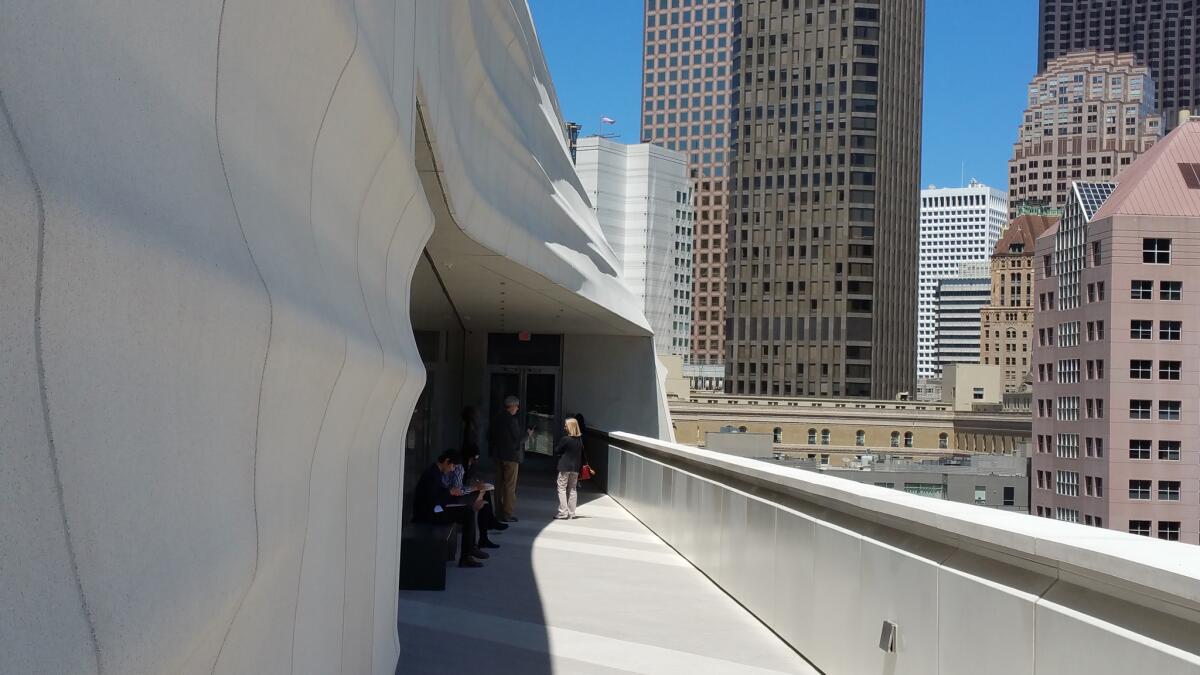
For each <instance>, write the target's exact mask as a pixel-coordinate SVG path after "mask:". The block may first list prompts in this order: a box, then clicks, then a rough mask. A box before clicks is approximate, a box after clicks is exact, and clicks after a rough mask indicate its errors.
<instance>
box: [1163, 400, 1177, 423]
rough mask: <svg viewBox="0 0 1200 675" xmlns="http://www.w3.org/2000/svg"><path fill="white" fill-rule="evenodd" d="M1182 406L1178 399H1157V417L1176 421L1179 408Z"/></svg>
mask: <svg viewBox="0 0 1200 675" xmlns="http://www.w3.org/2000/svg"><path fill="white" fill-rule="evenodd" d="M1180 408H1182V404H1181V402H1180V401H1159V402H1158V419H1160V420H1167V421H1171V422H1173V421H1177V420H1178V419H1179V410H1180Z"/></svg>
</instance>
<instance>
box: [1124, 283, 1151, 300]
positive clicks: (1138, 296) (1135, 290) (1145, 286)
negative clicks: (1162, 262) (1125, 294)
mask: <svg viewBox="0 0 1200 675" xmlns="http://www.w3.org/2000/svg"><path fill="white" fill-rule="evenodd" d="M1129 298H1130V299H1131V300H1153V299H1154V282H1153V281H1150V280H1148V279H1134V280H1133V281H1132V282H1131V285H1130V287H1129Z"/></svg>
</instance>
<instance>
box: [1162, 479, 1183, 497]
mask: <svg viewBox="0 0 1200 675" xmlns="http://www.w3.org/2000/svg"><path fill="white" fill-rule="evenodd" d="M1158 498H1159V500H1160V501H1164V502H1177V501H1179V481H1177V480H1160V481H1158Z"/></svg>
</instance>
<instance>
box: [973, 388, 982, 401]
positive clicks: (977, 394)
mask: <svg viewBox="0 0 1200 675" xmlns="http://www.w3.org/2000/svg"><path fill="white" fill-rule="evenodd" d="M971 400H973V401H982V400H983V387H971Z"/></svg>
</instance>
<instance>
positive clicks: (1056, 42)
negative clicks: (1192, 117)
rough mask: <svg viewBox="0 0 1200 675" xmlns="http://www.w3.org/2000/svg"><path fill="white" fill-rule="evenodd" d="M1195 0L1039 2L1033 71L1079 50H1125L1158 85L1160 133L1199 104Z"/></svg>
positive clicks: (1198, 8)
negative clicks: (1039, 10) (1036, 44)
mask: <svg viewBox="0 0 1200 675" xmlns="http://www.w3.org/2000/svg"><path fill="white" fill-rule="evenodd" d="M1197 40H1200V0H1041V13H1040V16H1039V17H1038V72H1042V71H1044V70H1045V69H1046V64H1047V63H1049V62H1050V61H1051V60H1052V59H1055V58H1058V57H1060V56H1064V55H1066V54H1070V53H1073V52H1078V51H1085V50H1086V51H1101V52H1129V53H1132V54H1134V55H1136V56H1137V57H1138V60H1139V62H1140V63H1141V64H1142V65H1145V66H1149V67H1150V76H1151V77H1152V78H1154V83H1155V84H1156V85H1157V86H1158V106H1159V110H1161V111H1162V113H1163V124H1164V129H1165V130H1167V131H1170V130H1171V129H1173V128H1175V125H1176V124H1177V123H1178V118H1179V111H1180V110H1184V109H1187V110H1191V111H1192V112H1195V110H1196V108H1197V106H1200V46H1198V44H1197Z"/></svg>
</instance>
